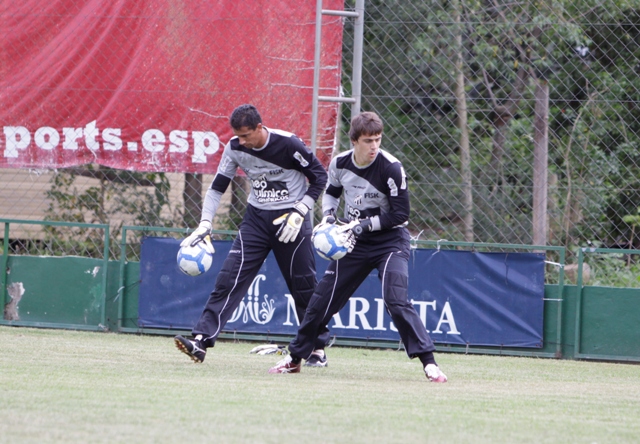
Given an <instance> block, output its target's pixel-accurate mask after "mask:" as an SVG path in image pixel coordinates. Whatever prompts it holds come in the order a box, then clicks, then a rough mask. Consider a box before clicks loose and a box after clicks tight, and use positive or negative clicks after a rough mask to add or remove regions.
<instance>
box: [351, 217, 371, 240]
mask: <svg viewBox="0 0 640 444" xmlns="http://www.w3.org/2000/svg"><path fill="white" fill-rule="evenodd" d="M357 222H358V223H357V224H356V225H354V226H353V227H352V228H351V231H353V234H355V235H356V237H358V236H360V235H361V234H362V233H370V232H371V231H373V223H372V222H371V219H369V218H368V217H367V218H366V219H362V220H359V221H357Z"/></svg>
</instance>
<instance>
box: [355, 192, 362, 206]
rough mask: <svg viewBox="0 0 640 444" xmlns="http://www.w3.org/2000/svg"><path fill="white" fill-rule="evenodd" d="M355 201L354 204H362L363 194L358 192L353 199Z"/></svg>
mask: <svg viewBox="0 0 640 444" xmlns="http://www.w3.org/2000/svg"><path fill="white" fill-rule="evenodd" d="M353 203H354V205H358V206H359V205H362V194H358V195H357V196H356V197H355V198H354V199H353Z"/></svg>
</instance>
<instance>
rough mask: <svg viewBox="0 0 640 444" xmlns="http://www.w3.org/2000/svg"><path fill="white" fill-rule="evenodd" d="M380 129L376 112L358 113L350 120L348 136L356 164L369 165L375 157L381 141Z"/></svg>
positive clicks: (380, 123) (380, 125)
mask: <svg viewBox="0 0 640 444" xmlns="http://www.w3.org/2000/svg"><path fill="white" fill-rule="evenodd" d="M382 130H383V125H382V120H380V117H378V115H377V114H376V113H372V112H364V113H360V114H358V115H357V116H355V117H354V118H353V120H351V129H350V130H349V137H350V138H351V143H352V144H353V159H354V161H355V163H356V165H359V166H365V165H369V164H370V163H371V162H373V161H374V160H375V159H376V157H377V156H378V152H379V151H380V143H381V142H382Z"/></svg>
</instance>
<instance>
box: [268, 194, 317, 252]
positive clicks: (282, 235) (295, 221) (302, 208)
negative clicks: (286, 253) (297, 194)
mask: <svg viewBox="0 0 640 444" xmlns="http://www.w3.org/2000/svg"><path fill="white" fill-rule="evenodd" d="M308 212H309V207H307V206H306V205H305V204H304V203H302V202H296V203H295V204H293V208H292V209H291V211H290V212H288V213H285V214H283V215H282V216H280V217H279V218H277V219H276V220H274V221H273V224H274V225H280V229H279V230H278V232H277V233H276V236H277V237H278V240H279V241H280V242H284V243H285V244H286V243H287V242H293V241H294V240H296V238H297V237H298V233H300V228H301V227H302V223H303V222H304V217H305V216H306V215H307V213H308Z"/></svg>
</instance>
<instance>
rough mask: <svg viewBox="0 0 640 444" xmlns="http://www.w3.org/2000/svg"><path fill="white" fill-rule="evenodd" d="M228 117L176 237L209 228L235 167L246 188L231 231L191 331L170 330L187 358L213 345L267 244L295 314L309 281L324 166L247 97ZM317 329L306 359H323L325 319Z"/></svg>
mask: <svg viewBox="0 0 640 444" xmlns="http://www.w3.org/2000/svg"><path fill="white" fill-rule="evenodd" d="M230 124H231V128H232V129H233V133H234V135H235V136H234V137H232V138H231V140H230V141H229V143H227V145H226V146H225V148H224V152H223V154H222V158H221V159H220V164H219V166H218V172H217V173H216V175H215V177H214V179H213V182H212V183H211V187H210V188H209V189H208V190H207V194H206V196H205V199H204V204H203V208H202V218H201V222H200V225H199V226H198V228H197V229H196V230H195V231H194V232H193V233H192V234H191V235H190V236H189V237H187V238H186V239H184V240H183V241H182V244H181V245H187V244H191V245H195V244H196V243H197V242H201V241H202V240H203V239H204V238H205V237H206V236H207V235H209V234H210V232H211V227H212V225H211V222H212V220H213V217H214V215H215V214H216V211H217V209H218V206H219V204H220V198H221V196H222V194H223V193H224V192H225V190H226V189H227V187H228V186H229V183H230V182H231V180H232V179H233V177H234V176H235V174H236V171H237V169H238V168H240V169H242V171H244V173H245V174H246V175H247V177H248V178H249V180H250V183H251V188H252V189H251V191H250V193H249V198H248V205H247V211H246V213H245V215H244V217H243V219H242V222H241V224H240V228H239V230H238V235H237V237H236V238H235V240H234V242H233V246H232V247H231V250H230V251H229V255H228V256H227V258H226V259H225V261H224V263H223V265H222V269H221V270H220V273H219V274H218V276H217V278H216V284H215V288H214V290H213V292H212V293H211V295H210V296H209V300H208V301H207V303H206V305H205V307H204V310H203V312H202V315H201V316H200V319H199V320H198V322H197V323H196V325H195V327H194V328H193V331H192V334H193V339H187V338H185V337H183V336H180V335H178V336H176V337H175V338H174V340H175V344H176V346H177V347H178V349H179V350H180V351H182V352H183V353H185V354H187V355H188V356H189V357H190V358H191V359H192V360H193V361H194V362H202V361H204V358H205V355H206V350H207V348H210V347H213V346H214V344H215V341H216V339H217V338H218V335H219V334H220V331H221V330H222V328H223V327H224V326H225V324H226V323H227V321H228V320H229V319H230V317H231V315H232V314H233V312H234V310H235V309H236V308H237V307H238V305H239V304H240V302H241V301H242V299H243V298H244V296H245V294H246V293H247V290H248V288H249V286H250V285H251V282H252V281H253V279H254V278H255V276H256V275H257V274H258V271H259V270H260V267H261V266H262V263H263V262H264V260H265V259H266V257H267V255H268V254H269V252H270V251H273V253H274V256H275V258H276V261H277V262H278V266H279V268H280V271H281V273H282V275H283V277H284V279H285V281H286V283H287V286H288V288H289V291H291V295H292V297H293V299H294V302H295V306H296V313H297V315H298V319H299V320H302V317H303V316H304V311H305V309H306V307H307V304H308V303H309V300H310V298H311V295H312V294H313V290H314V288H315V285H316V283H317V279H316V268H315V256H314V253H313V247H312V245H311V240H310V238H311V230H312V226H311V219H310V214H309V210H310V209H311V208H313V204H314V202H315V201H316V200H317V199H318V197H319V196H320V194H321V193H322V190H323V189H324V187H325V184H326V182H327V173H326V171H325V169H324V167H323V166H322V164H321V163H320V161H319V160H318V159H317V158H316V157H315V156H314V154H313V153H312V152H311V151H310V150H309V149H308V148H307V147H306V145H305V144H304V143H303V142H302V140H300V139H299V138H298V137H297V136H296V135H294V134H292V133H289V132H286V131H282V130H277V129H271V128H267V127H266V126H264V125H263V124H262V118H261V116H260V114H259V112H258V110H257V109H256V107H255V106H253V105H248V104H246V105H240V106H239V107H237V108H236V109H235V110H234V111H233V113H232V114H231V118H230ZM307 181H308V185H307ZM320 330H321V331H320V332H319V334H318V337H317V338H316V340H314V344H315V345H314V351H313V353H309V355H308V356H307V361H306V364H307V365H311V366H319V367H324V366H326V365H327V360H326V356H325V354H324V346H325V344H326V343H327V341H328V339H329V330H328V329H327V328H326V326H325V328H324V329H323V328H320Z"/></svg>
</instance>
